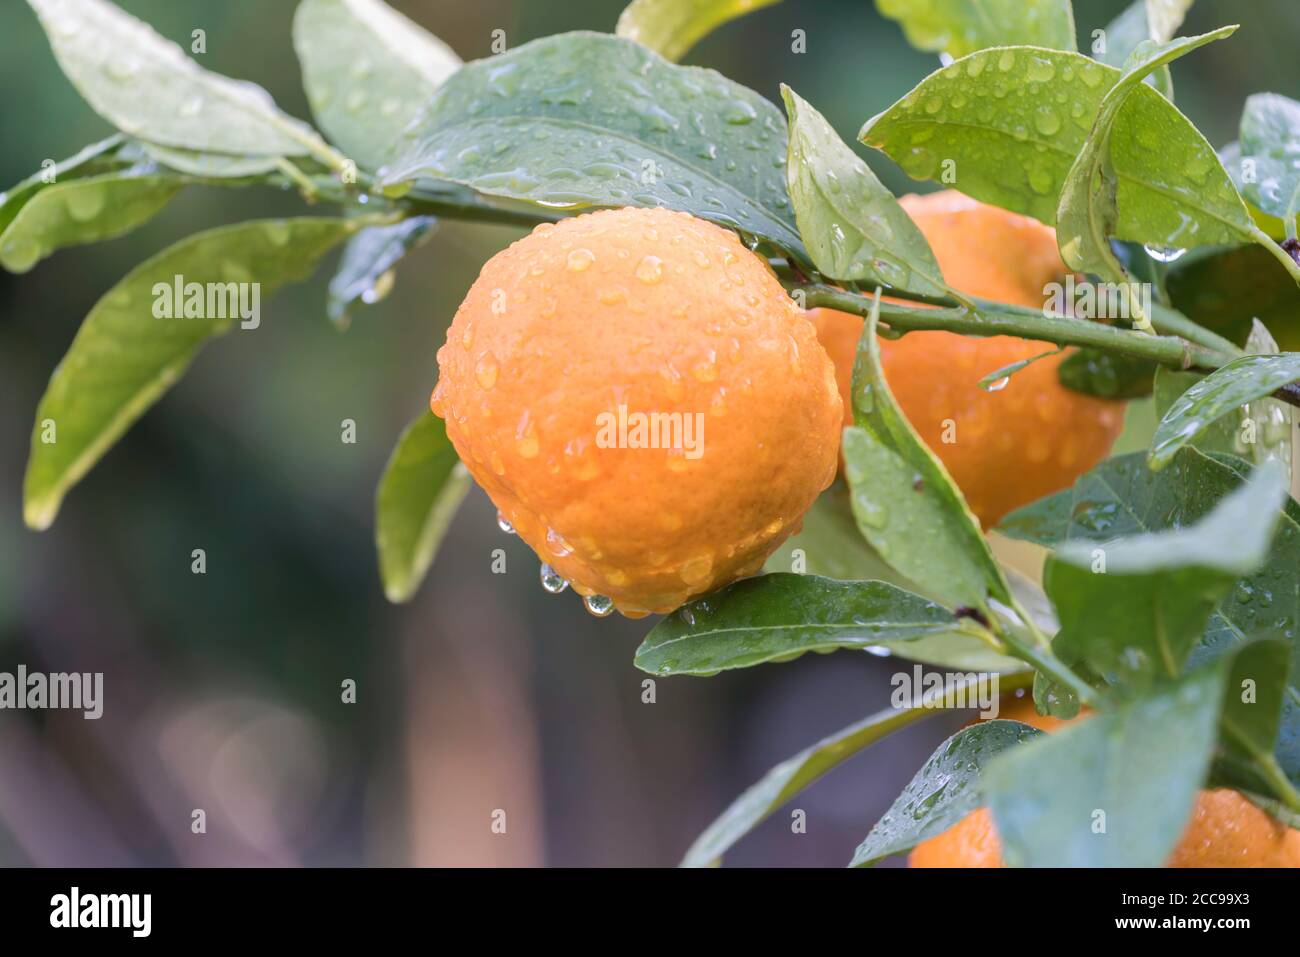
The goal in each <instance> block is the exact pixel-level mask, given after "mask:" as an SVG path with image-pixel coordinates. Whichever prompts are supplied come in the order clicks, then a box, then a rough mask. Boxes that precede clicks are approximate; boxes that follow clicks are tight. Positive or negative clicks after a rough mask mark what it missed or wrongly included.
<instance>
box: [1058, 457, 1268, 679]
mask: <svg viewBox="0 0 1300 957" xmlns="http://www.w3.org/2000/svg"><path fill="white" fill-rule="evenodd" d="M1285 498H1286V481H1285V478H1284V477H1283V475H1282V473H1281V470H1280V469H1278V468H1276V467H1269V468H1265V469H1260V470H1259V471H1257V472H1256V473H1255V475H1254V476H1252V478H1251V480H1250V481H1249V482H1248V483H1247V484H1246V485H1244V486H1241V487H1239V488H1236V489H1234V490H1233V491H1232V492H1230V493H1229V494H1227V495H1225V496H1224V497H1223V498H1222V499H1221V500H1220V501H1219V502H1217V503H1216V504H1215V506H1214V508H1213V509H1212V510H1211V511H1210V512H1209V513H1208V514H1206V515H1204V516H1203V517H1202V518H1200V519H1199V520H1198V521H1197V522H1196V523H1195V524H1189V525H1187V526H1186V527H1182V528H1169V529H1162V530H1159V531H1154V532H1143V533H1140V534H1137V535H1132V536H1128V537H1123V538H1119V539H1114V538H1112V537H1111V536H1109V535H1108V536H1106V538H1105V539H1104V540H1093V541H1088V540H1084V539H1070V540H1069V541H1066V542H1064V543H1062V544H1061V545H1060V547H1059V548H1058V549H1057V550H1056V552H1055V554H1054V555H1053V556H1052V557H1051V559H1049V561H1048V563H1047V566H1046V568H1045V569H1044V574H1043V584H1044V588H1045V589H1046V591H1047V594H1048V596H1049V597H1050V598H1051V599H1052V602H1053V603H1054V604H1055V606H1056V611H1057V614H1058V615H1059V616H1060V619H1061V629H1060V631H1059V632H1058V633H1057V636H1056V639H1055V641H1054V642H1053V648H1054V650H1055V651H1056V653H1057V654H1058V656H1060V657H1062V658H1063V659H1065V660H1070V661H1081V662H1084V663H1086V664H1087V665H1088V666H1089V667H1090V668H1091V670H1092V671H1094V672H1095V673H1097V674H1102V675H1112V676H1114V677H1113V680H1114V681H1117V682H1118V683H1119V684H1121V685H1123V686H1124V687H1125V688H1126V689H1127V690H1129V691H1131V690H1132V689H1133V688H1142V687H1145V686H1147V685H1148V684H1149V683H1150V682H1151V681H1153V680H1155V679H1157V678H1160V677H1163V678H1172V677H1176V676H1177V675H1178V674H1179V673H1180V672H1181V671H1182V668H1183V664H1184V662H1185V661H1186V659H1187V657H1188V655H1189V654H1190V653H1191V651H1192V649H1193V647H1194V646H1195V645H1196V643H1197V641H1198V640H1199V639H1200V638H1201V636H1202V635H1203V634H1204V633H1205V629H1206V626H1207V623H1208V622H1209V618H1210V615H1211V613H1212V612H1213V611H1214V610H1215V608H1216V607H1217V606H1219V605H1220V604H1221V603H1222V602H1223V600H1224V599H1225V598H1226V597H1227V596H1228V595H1229V594H1230V593H1231V591H1232V588H1233V586H1234V584H1235V583H1236V582H1237V581H1238V580H1239V579H1241V578H1243V577H1244V576H1247V575H1251V574H1253V573H1255V572H1256V571H1257V570H1258V569H1259V568H1260V567H1261V566H1262V565H1263V564H1264V562H1265V561H1266V559H1267V558H1268V556H1269V553H1270V549H1271V544H1272V541H1273V537H1274V530H1275V529H1276V528H1277V525H1278V522H1279V521H1280V520H1281V517H1282V513H1281V505H1282V502H1283V500H1284V499H1285ZM1099 563H1101V564H1099Z"/></svg>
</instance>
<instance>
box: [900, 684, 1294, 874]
mask: <svg viewBox="0 0 1300 957" xmlns="http://www.w3.org/2000/svg"><path fill="white" fill-rule="evenodd" d="M998 717H999V718H1007V719H1010V720H1013V721H1023V722H1024V723H1025V724H1029V725H1033V726H1034V727H1035V728H1039V729H1040V730H1042V731H1047V732H1049V733H1050V732H1052V731H1055V730H1056V729H1057V728H1060V727H1061V726H1062V725H1065V724H1069V723H1071V722H1069V721H1061V720H1059V719H1058V718H1052V717H1047V716H1044V715H1040V714H1038V713H1037V712H1036V711H1035V710H1034V703H1033V701H1032V699H1030V698H1029V697H1028V696H1026V697H1024V698H1013V699H1009V700H1006V701H1004V702H1003V703H1002V708H1001V713H1000V714H999V715H998ZM1086 717H1087V715H1086V714H1085V715H1081V716H1080V717H1079V718H1075V719H1074V720H1075V721H1079V720H1083V719H1084V718H1086ZM907 862H908V865H909V866H911V867H1002V866H1004V864H1003V861H1002V842H1001V841H1000V840H999V839H998V832H997V827H996V826H995V825H994V822H993V814H992V813H991V812H990V811H989V809H988V808H986V807H982V808H979V809H977V810H975V811H972V812H971V813H970V814H967V815H966V816H965V817H964V818H962V819H961V820H960V821H958V822H957V823H956V824H954V825H953V826H952V827H950V828H948V830H946V831H944V832H943V833H942V834H937V835H935V836H934V837H932V838H930V839H929V840H927V841H923V842H921V843H920V844H918V845H917V846H916V847H915V848H914V849H913V851H912V853H911V854H910V855H909V856H908V859H907ZM1165 866H1166V867H1300V831H1298V830H1295V829H1294V828H1289V827H1287V826H1286V825H1285V824H1282V823H1280V822H1278V821H1276V820H1274V819H1273V818H1272V817H1271V816H1269V815H1268V814H1267V813H1265V812H1264V811H1261V810H1260V809H1259V808H1257V807H1255V805H1253V804H1251V803H1250V802H1249V801H1247V800H1246V799H1245V798H1244V797H1242V796H1241V795H1240V794H1238V793H1237V792H1236V791H1233V790H1230V789H1228V788H1216V789H1214V790H1212V791H1202V792H1201V793H1200V794H1199V795H1197V797H1196V804H1195V806H1194V808H1193V810H1192V817H1191V820H1190V821H1188V823H1187V828H1186V829H1185V830H1184V831H1183V836H1182V837H1180V838H1179V839H1178V843H1177V845H1175V847H1174V849H1173V852H1172V853H1171V854H1170V855H1169V860H1168V861H1167V862H1166V864H1165Z"/></svg>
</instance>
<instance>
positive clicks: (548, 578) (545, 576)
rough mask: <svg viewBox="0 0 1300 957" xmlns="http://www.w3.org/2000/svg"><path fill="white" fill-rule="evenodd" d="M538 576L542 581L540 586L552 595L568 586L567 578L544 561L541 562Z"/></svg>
mask: <svg viewBox="0 0 1300 957" xmlns="http://www.w3.org/2000/svg"><path fill="white" fill-rule="evenodd" d="M539 577H540V578H541V581H542V588H544V589H545V590H546V591H548V592H550V593H551V594H552V595H558V594H560V592H562V591H564V590H565V589H566V588H568V587H569V582H568V579H566V578H565V577H564V576H563V575H561V574H560V573H559V572H557V571H556V570H555V569H554V568H552V567H551V566H550V565H548V564H546V563H545V562H543V563H542V567H541V570H540V572H539Z"/></svg>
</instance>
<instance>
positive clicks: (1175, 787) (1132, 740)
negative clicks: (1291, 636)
mask: <svg viewBox="0 0 1300 957" xmlns="http://www.w3.org/2000/svg"><path fill="white" fill-rule="evenodd" d="M1224 685H1225V669H1224V668H1223V667H1219V666H1211V667H1208V668H1204V669H1201V670H1199V671H1197V672H1195V673H1193V674H1192V675H1190V676H1188V677H1186V678H1184V679H1182V680H1181V681H1180V682H1178V683H1175V684H1170V685H1166V686H1162V687H1161V688H1160V689H1159V690H1158V691H1156V692H1154V693H1152V694H1151V695H1149V696H1146V697H1142V698H1138V699H1135V700H1131V701H1127V702H1122V703H1119V704H1114V703H1112V705H1111V707H1110V708H1109V709H1108V710H1105V711H1103V712H1101V713H1098V714H1096V715H1094V716H1092V717H1090V718H1089V719H1088V720H1086V721H1081V722H1079V723H1078V724H1076V725H1072V726H1071V727H1068V728H1064V729H1062V730H1060V731H1057V732H1055V733H1053V734H1047V735H1043V736H1042V737H1040V738H1038V739H1036V740H1034V741H1031V742H1029V743H1027V744H1026V745H1025V746H1024V747H1020V748H1013V749H1011V750H1008V751H1006V752H1004V753H1003V754H1001V755H999V756H998V757H997V758H996V759H995V760H993V761H991V762H990V763H989V766H988V767H987V769H985V771H984V774H983V775H982V778H981V782H982V786H983V791H984V794H985V796H986V798H987V800H988V804H989V807H990V808H991V810H992V812H993V819H994V822H995V823H996V826H997V832H998V837H999V838H1000V840H1001V843H1002V853H1003V858H1004V859H1005V861H1006V863H1007V864H1008V865H1009V866H1012V867H1160V866H1163V865H1164V863H1165V861H1166V859H1167V858H1168V856H1169V852H1170V851H1171V850H1172V849H1173V847H1174V845H1175V844H1176V843H1177V841H1178V839H1179V837H1180V836H1181V835H1182V833H1183V830H1184V828H1185V827H1186V824H1187V819H1188V818H1189V817H1190V816H1191V813H1192V808H1193V805H1194V803H1195V801H1196V795H1197V792H1198V791H1199V790H1200V789H1201V787H1202V786H1203V785H1204V783H1205V779H1206V774H1207V772H1208V771H1209V767H1210V758H1211V754H1212V752H1213V749H1214V744H1215V740H1216V737H1217V732H1218V722H1219V714H1220V710H1221V703H1222V701H1223V698H1224ZM1098 809H1102V810H1104V811H1105V814H1106V817H1105V824H1106V830H1105V833H1104V834H1103V833H1098V832H1097V831H1096V830H1095V829H1094V825H1095V824H1096V822H1097V820H1098V818H1097V816H1096V814H1097V811H1098Z"/></svg>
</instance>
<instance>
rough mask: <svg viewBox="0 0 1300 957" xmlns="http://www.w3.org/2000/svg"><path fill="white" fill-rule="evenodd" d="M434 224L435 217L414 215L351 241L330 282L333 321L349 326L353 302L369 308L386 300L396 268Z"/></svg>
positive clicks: (376, 228) (362, 232)
mask: <svg viewBox="0 0 1300 957" xmlns="http://www.w3.org/2000/svg"><path fill="white" fill-rule="evenodd" d="M435 225H437V220H436V219H434V217H432V216H414V217H412V218H410V219H404V220H402V221H401V222H399V223H393V224H392V225H391V226H369V227H367V228H365V229H363V230H361V232H359V233H357V234H356V235H355V236H353V237H352V238H351V239H349V240H348V244H347V245H346V246H344V247H343V258H342V260H340V262H339V267H338V269H337V270H336V271H335V273H334V278H333V279H331V280H330V291H329V304H328V307H327V308H328V312H329V317H330V320H331V321H333V322H334V323H335V324H336V325H339V326H342V327H346V326H347V324H348V320H349V315H348V313H349V310H350V309H351V307H352V305H353V304H354V303H356V302H357V301H358V300H360V301H361V302H363V303H366V304H367V305H370V304H372V303H376V302H378V301H379V300H380V299H382V298H384V296H386V295H387V294H388V289H389V287H391V286H392V284H393V268H394V267H395V266H396V265H397V263H398V261H399V260H401V258H402V257H403V256H405V255H406V254H407V252H409V251H410V250H411V249H413V248H415V247H416V246H418V245H419V244H420V243H422V242H424V241H425V240H426V239H428V238H429V236H431V235H432V232H433V228H434V226H435Z"/></svg>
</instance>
